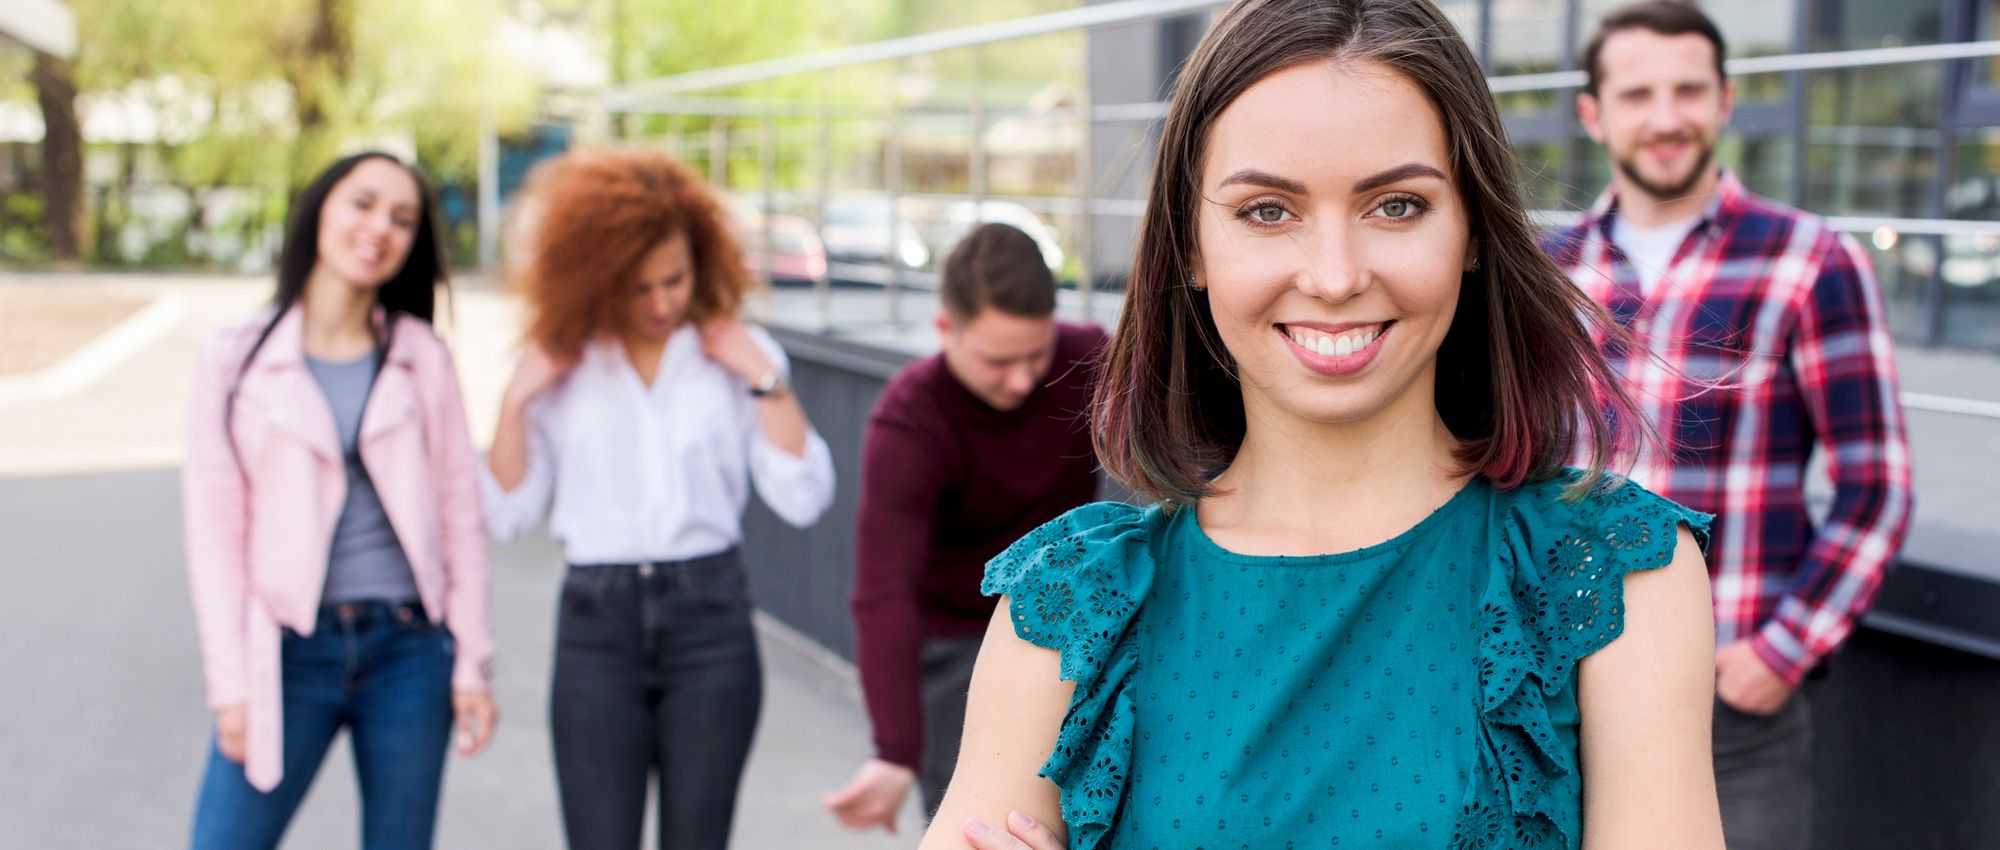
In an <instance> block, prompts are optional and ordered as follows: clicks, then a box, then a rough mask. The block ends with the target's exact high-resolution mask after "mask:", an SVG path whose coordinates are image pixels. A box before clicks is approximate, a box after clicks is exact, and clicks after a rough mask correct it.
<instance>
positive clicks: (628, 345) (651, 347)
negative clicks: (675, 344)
mask: <svg viewBox="0 0 2000 850" xmlns="http://www.w3.org/2000/svg"><path fill="white" fill-rule="evenodd" d="M671 338H672V337H671V336H663V337H649V336H645V335H643V334H636V333H626V334H620V335H619V337H618V341H619V343H620V344H622V345H624V346H625V356H626V357H627V358H628V359H630V360H631V361H632V365H633V366H636V367H639V368H640V369H651V368H653V367H654V366H655V365H657V364H658V363H659V362H660V352H661V351H664V350H665V349H666V347H667V340H668V339H671Z"/></svg>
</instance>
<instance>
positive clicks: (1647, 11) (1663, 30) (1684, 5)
mask: <svg viewBox="0 0 2000 850" xmlns="http://www.w3.org/2000/svg"><path fill="white" fill-rule="evenodd" d="M1634 29H1643V30H1651V31H1653V32H1656V33H1659V34H1660V35H1687V34H1688V33H1694V34H1695V35H1699V36H1701V37H1702V38H1706V39H1708V43H1709V44H1712V45H1715V76H1716V78H1717V79H1719V80H1726V79H1728V78H1729V75H1728V74H1727V73H1726V72H1724V71H1723V70H1722V57H1723V54H1724V53H1725V52H1726V51H1725V50H1724V49H1723V43H1722V30H1720V29H1717V28H1716V26H1715V22H1714V21H1712V20H1709V19H1708V15H1706V14H1703V13H1702V11H1701V9H1700V8H1699V7H1697V6H1695V5H1694V4H1693V3H1688V2H1684V0H1646V2H1643V3H1633V4H1630V5H1627V6H1620V7H1618V8H1616V9H1613V10H1611V13H1610V14H1608V15H1605V16H1604V21H1603V22H1602V23H1599V24H1598V25H1597V32H1595V33H1593V34H1592V35H1591V36H1590V42H1589V43H1588V44H1586V45H1584V48H1583V73H1584V77H1585V80H1586V82H1585V83H1584V85H1583V91H1584V93H1585V94H1589V95H1592V96H1595V95H1596V94H1597V83H1598V75H1599V73H1600V72H1601V71H1600V69H1599V68H1598V65H1597V60H1598V55H1599V54H1601V53H1602V52H1603V51H1604V41H1605V39H1608V38H1610V37H1611V36H1612V35H1614V34H1616V33H1620V32H1624V31H1625V30H1634Z"/></svg>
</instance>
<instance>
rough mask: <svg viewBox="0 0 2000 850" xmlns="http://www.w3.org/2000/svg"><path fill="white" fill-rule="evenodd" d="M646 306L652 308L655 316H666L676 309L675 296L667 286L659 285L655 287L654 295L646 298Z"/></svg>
mask: <svg viewBox="0 0 2000 850" xmlns="http://www.w3.org/2000/svg"><path fill="white" fill-rule="evenodd" d="M646 307H647V309H650V310H652V311H653V315H655V316H665V315H667V314H668V313H672V312H673V311H674V296H673V294H672V293H669V292H668V291H667V289H666V287H659V288H657V289H654V290H653V294H652V296H651V297H650V298H648V299H647V300H646Z"/></svg>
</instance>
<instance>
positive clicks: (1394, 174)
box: [1216, 162, 1445, 195]
mask: <svg viewBox="0 0 2000 850" xmlns="http://www.w3.org/2000/svg"><path fill="white" fill-rule="evenodd" d="M1412 177H1435V178H1437V179H1439V180H1443V179H1445V176H1444V172H1442V171H1439V170H1437V169H1436V168H1433V167H1431V166H1428V165H1425V164H1423V163H1421V162H1408V163H1404V164H1402V165H1398V166H1396V167H1395V168H1391V169H1389V170H1387V171H1383V172H1381V173H1379V174H1376V175H1374V176H1372V177H1364V178H1361V180H1359V181H1357V182H1355V184H1354V194H1357V195H1359V194H1361V193H1363V192H1370V191H1373V190H1376V189H1380V188H1382V187H1383V186H1387V185H1389V184H1391V183H1395V182H1398V181H1401V180H1408V179H1410V178H1412ZM1235 183H1248V184H1250V185H1253V186H1262V187H1264V188H1266V189H1275V190H1277V191H1280V192H1289V193H1291V194H1294V195H1304V194H1307V193H1306V187H1305V184H1303V183H1300V182H1298V181H1296V180H1292V179H1289V178H1285V177H1279V176H1278V175H1276V174H1272V173H1270V172H1268V171H1258V170H1257V169H1255V168H1245V169H1243V170H1242V171H1238V172H1236V173H1235V174H1231V175H1229V176H1228V177H1224V178H1222V182H1221V183H1218V184H1216V188H1218V189H1220V188H1222V187H1224V186H1228V185H1231V184H1235Z"/></svg>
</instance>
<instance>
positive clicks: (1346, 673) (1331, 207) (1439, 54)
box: [924, 0, 1722, 850]
mask: <svg viewBox="0 0 2000 850" xmlns="http://www.w3.org/2000/svg"><path fill="white" fill-rule="evenodd" d="M1453 33H1454V30H1453V29H1452V27H1451V24H1450V23H1449V22H1448V21H1446V19H1445V18H1444V17H1443V16H1442V15H1441V14H1439V13H1438V11H1437V10H1436V9H1435V8H1433V7H1432V6H1430V5H1429V4H1428V3H1426V2H1424V0H1242V2H1238V3H1237V4H1235V5H1233V6H1231V7H1230V8H1229V10H1228V11H1226V12H1224V13H1222V14H1221V16H1220V17H1219V18H1218V19H1217V21H1216V23H1215V25H1214V28H1213V29H1212V30H1211V31H1210V32H1209V34H1208V35H1207V36H1206V37H1205V38H1204V39H1203V41H1202V43H1201V45H1200V46H1198V47H1197V48H1196V50H1195V53H1194V55H1193V56H1192V57H1191V58H1190V59H1189V61H1188V63H1187V65H1186V67H1185V68H1184V69H1183V71H1182V74H1181V77H1180V80H1179V82H1178V83H1177V85H1176V88H1175V91H1174V95H1173V98H1172V102H1171V104H1170V108H1169V112H1168V116H1167V119H1166V123H1165V124H1164V126H1163V128H1162V131H1161V138H1160V146H1159V150H1158V153H1157V158H1156V162H1155V166H1154V173H1153V179H1152V182H1151V184H1150V190H1149V191H1150V193H1151V194H1150V197H1149V199H1148V203H1147V208H1146V218H1145V221H1144V223H1143V224H1142V226H1141V229H1140V237H1139V245H1138V253H1137V259H1136V261H1135V263H1134V266H1133V271H1132V276H1131V288H1130V292H1129V294H1128V297H1127V300H1126V303H1125V313H1124V316H1123V318H1122V320H1121V321H1120V323H1119V327H1118V331H1117V334H1116V335H1115V336H1114V338H1113V341H1112V344H1111V350H1110V354H1109V358H1108V360H1107V362H1106V364H1105V372H1104V377H1103V380H1102V381H1101V383H1100V385H1099V389H1098V393H1097V396H1096V399H1095V401H1094V405H1093V410H1092V421H1093V429H1094V437H1095V441H1096V446H1097V452H1098V456H1099V460H1100V461H1101V462H1102V463H1103V464H1104V467H1105V468H1106V470H1108V471H1109V472H1110V473H1111V474H1112V475H1113V476H1115V477H1116V478H1117V479H1118V480H1119V481H1120V482H1122V483H1124V484H1125V485H1127V486H1128V487H1130V488H1132V489H1133V490H1134V491H1136V492H1138V493H1141V494H1143V495H1145V496H1148V497H1150V498H1151V499H1152V500H1153V502H1154V503H1153V504H1152V505H1150V506H1147V507H1134V506H1129V505H1117V504H1098V505H1090V506H1085V507H1083V508H1079V509H1077V510H1075V511H1072V512H1071V513H1069V514H1067V515H1065V516H1063V517H1061V518H1059V519H1057V520H1056V521H1054V522H1052V523H1050V524H1049V525H1047V526H1045V527H1043V528H1041V529H1040V530H1038V531H1036V532H1034V533H1033V534H1031V535H1029V536H1028V537H1026V538H1024V539H1023V540H1021V541H1020V542H1018V543H1017V544H1015V546H1013V547H1012V548H1011V549H1009V550H1008V551H1007V552H1006V553H1004V554H1002V555H1001V556H1000V557H998V558H996V559H994V560H993V562H992V563H991V564H990V565H989V566H988V568H987V574H986V584H985V587H986V590H987V592H989V593H996V594H1004V595H1005V596H1006V597H1007V602H1006V604H1005V605H1004V606H1003V607H1002V609H1001V612H1000V613H999V615H997V616H996V617H995V619H994V621H993V624H992V627H991V628H990V629H989V631H988V633H987V637H986V644H985V646H984V648H983V649H982V653H981V658H980V661H979V665H978V670H977V672H976V673H975V676H974V681H973V685H972V693H971V699H970V704H969V707H968V710H967V716H966V730H965V737H964V743H963V745H962V747H961V756H960V761H959V768H958V773H957V775H956V776H954V777H953V780H952V783H951V787H950V791H949V793H948V794H947V796H946V799H945V802H944V805H943V807H942V808H941V809H940V810H939V812H938V814H937V817H936V819H935V820H934V821H933V823H934V824H935V826H934V828H933V829H932V830H931V832H930V834H929V835H927V836H926V838H925V842H924V847H925V848H962V847H966V846H972V847H979V848H989V847H990V848H1000V847H1019V846H1022V845H1021V844H1017V843H1013V842H1016V841H1021V842H1025V843H1026V845H1027V846H1029V847H1033V848H1037V850H1041V849H1042V848H1052V847H1057V846H1062V845H1065V844H1066V845H1067V846H1069V847H1074V848H1078V850H1089V849H1090V848H1101V847H1121V848H1127V847H1129V848H1208V850H1219V848H1258V850H1264V848H1294V847H1296V848H1306V847H1313V848H1324V847H1366V848H1492V850H1500V849H1501V848H1505V850H1522V848H1555V849H1559V850H1575V848H1578V847H1589V848H1591V850H1601V848H1625V847H1661V848H1676V850H1685V849H1686V848H1720V847H1721V846H1722V837H1721V823H1720V818H1719V816H1718V814H1717V810H1716V799H1715V791H1714V786H1713V777H1712V774H1711V773H1710V769H1709V743H1708V729H1709V717H1708V712H1709V707H1710V704H1711V693H1712V676H1713V658H1714V643H1713V640H1714V639H1713V633H1712V629H1713V623H1712V619H1711V617H1712V614H1711V612H1710V602H1709V593H1708V585H1707V580H1706V571H1705V567H1704V564H1703V562H1702V557H1701V552H1700V547H1699V544H1700V543H1701V541H1702V539H1703V538H1704V537H1705V535H1706V532H1707V528H1708V517H1706V516H1704V515H1701V514H1697V513H1694V512H1691V511H1688V510H1686V509H1683V508H1681V507H1680V506H1678V505H1675V504H1673V503H1671V502H1668V501H1666V500H1663V499H1660V498H1659V497H1657V496H1654V495H1652V494H1651V493H1648V492H1646V491H1645V490H1643V489H1641V488H1639V487H1637V486H1636V485H1633V484H1631V483H1629V482H1625V481H1623V480H1622V479H1620V478H1618V477H1616V476H1615V475H1611V474H1609V473H1607V472H1606V471H1605V470H1606V467H1607V466H1608V465H1609V464H1611V463H1612V462H1613V460H1614V459H1617V458H1620V457H1624V456H1626V454H1625V451H1624V450H1626V449H1629V448H1631V446H1632V441H1631V440H1630V439H1629V438H1627V437H1626V436H1625V435H1622V434H1621V433H1620V432H1618V431H1617V430H1616V429H1614V428H1612V427H1610V426H1609V425H1607V424H1606V423H1614V422H1641V421H1644V420H1643V418H1642V417H1641V416H1640V415H1639V414H1638V412H1637V410H1636V409H1635V405H1634V403H1633V400H1632V398H1631V397H1629V396H1628V395H1627V394H1626V393H1625V392H1624V391H1623V390H1621V389H1619V386H1618V383H1617V381H1616V379H1615V377H1614V376H1613V375H1612V374H1611V373H1610V372H1609V371H1608V369H1607V367H1606V366H1605V364H1604V362H1603V360H1602V359H1601V358H1600V357H1599V356H1598V354H1597V348H1596V346H1595V345H1594V343H1593V342H1592V337H1591V331H1592V327H1591V323H1600V324H1597V326H1596V327H1597V328H1600V329H1601V328H1603V327H1605V326H1604V325H1603V324H1601V322H1602V314H1601V312H1599V311H1598V310H1596V308H1595V307H1594V306H1592V305H1591V304H1590V303H1589V302H1588V301H1587V300H1586V299H1585V298H1583V296H1582V295H1581V294H1580V293H1579V292H1578V291H1577V290H1576V289H1574V288H1573V287H1572V286H1571V285H1570V284H1569V282H1568V281H1567V280H1566V279H1565V278H1564V277H1563V276H1562V275H1561V274H1560V273H1559V272H1558V271H1557V270H1556V269H1555V268H1554V267H1553V266H1552V265H1550V263H1549V261H1548V260H1547V259H1545V258H1544V257H1543V256H1542V255H1541V254H1540V253H1539V252H1538V251H1537V250H1536V247H1535V243H1534V241H1533V239H1532V238H1531V235H1532V231H1531V229H1530V227H1529V224H1528V222H1527V220H1526V218H1525V216H1524V215H1523V214H1522V212H1521V205H1520V200H1519V197H1518V195H1517V193H1516V192H1515V189H1514V184H1513V179H1514V174H1515V173H1516V171H1515V163H1514V160H1513V158H1512V155H1511V153H1510V152H1509V149H1508V147H1507V144H1506V139H1505V134H1504V132H1503V131H1502V130H1501V125H1500V119H1499V116H1498V113H1497V111H1496V110H1495V109H1494V106H1493V102H1492V98H1491V96H1490V94H1489V93H1488V92H1487V91H1486V90H1485V88H1484V87H1483V85H1482V84H1481V83H1480V82H1479V81H1480V80H1481V79H1482V76H1481V73H1480V69H1479V66H1478V63H1477V62H1476V61H1475V60H1474V59H1473V57H1472V54H1471V52H1470V51H1469V50H1468V49H1467V48H1466V46H1465V44H1464V43H1463V42H1462V41H1460V40H1459V39H1458V38H1457V37H1456V36H1455V35H1453ZM1599 410H1601V411H1603V414H1602V415H1601V416H1600V415H1597V414H1596V413H1595V411H1599ZM1585 411H1593V413H1592V414H1591V415H1584V412H1585ZM1572 457H1585V458H1588V460H1587V461H1586V462H1585V463H1584V466H1585V468H1583V469H1569V468H1566V467H1564V466H1563V464H1564V463H1565V461H1566V460H1567V459H1569V458H1572ZM1326 553H1337V554H1326Z"/></svg>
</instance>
